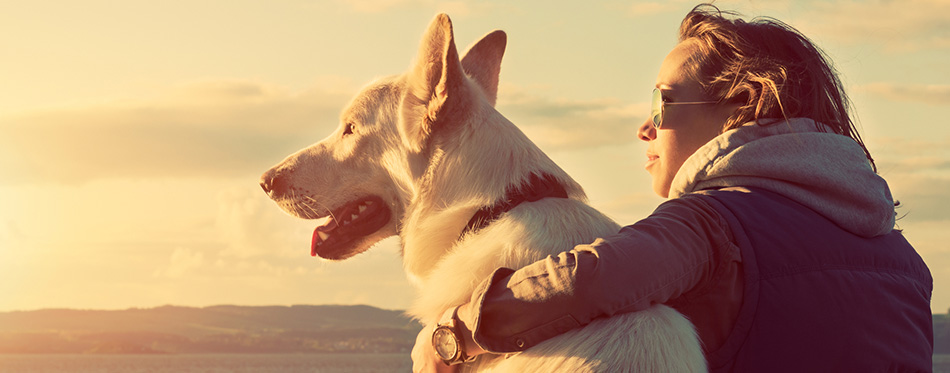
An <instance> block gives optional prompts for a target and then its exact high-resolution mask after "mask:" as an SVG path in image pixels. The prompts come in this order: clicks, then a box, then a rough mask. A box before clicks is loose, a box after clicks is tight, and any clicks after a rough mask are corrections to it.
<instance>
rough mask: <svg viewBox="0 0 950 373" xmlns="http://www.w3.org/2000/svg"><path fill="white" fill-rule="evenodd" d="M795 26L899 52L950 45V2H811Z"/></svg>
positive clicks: (942, 0)
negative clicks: (949, 15)
mask: <svg viewBox="0 0 950 373" xmlns="http://www.w3.org/2000/svg"><path fill="white" fill-rule="evenodd" d="M802 6H803V8H805V9H807V10H806V11H805V12H804V13H803V14H802V15H801V17H800V18H799V20H798V22H796V23H797V24H796V26H800V27H801V28H802V29H806V28H807V29H809V30H810V31H811V32H809V33H807V34H809V35H821V36H822V37H829V38H833V39H836V40H838V41H842V42H846V43H867V44H879V45H883V47H884V50H885V51H887V52H893V53H900V52H911V51H918V50H925V49H947V48H950V27H948V25H950V17H948V16H947V14H950V1H946V0H908V1H894V0H885V1H876V2H873V3H868V2H858V1H852V0H848V1H811V2H808V3H807V4H803V5H802Z"/></svg>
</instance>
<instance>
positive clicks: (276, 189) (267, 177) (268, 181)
mask: <svg viewBox="0 0 950 373" xmlns="http://www.w3.org/2000/svg"><path fill="white" fill-rule="evenodd" d="M287 186H288V184H287V173H286V172H281V170H276V169H270V170H267V172H265V173H264V174H263V175H261V188H262V189H264V192H265V193H267V194H269V195H271V196H272V197H277V196H280V195H283V194H284V193H285V192H286V191H287Z"/></svg>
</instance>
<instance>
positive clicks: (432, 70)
mask: <svg viewBox="0 0 950 373" xmlns="http://www.w3.org/2000/svg"><path fill="white" fill-rule="evenodd" d="M407 84H408V91H407V92H406V95H405V97H404V98H403V100H402V107H401V118H400V126H401V128H400V131H401V132H402V136H403V140H404V141H405V142H406V144H407V145H408V146H409V148H410V149H412V150H415V151H418V150H420V149H422V147H423V144H425V142H426V140H427V139H428V137H429V134H430V133H432V130H433V127H434V126H435V125H437V122H438V120H439V118H441V117H445V116H448V115H450V114H451V112H452V111H458V110H460V109H461V108H460V107H458V106H460V105H461V104H462V103H460V100H459V97H458V96H460V95H461V94H462V93H463V90H464V89H465V87H464V86H465V75H464V73H463V72H462V63H461V62H460V61H459V55H458V51H457V50H456V49H455V37H454V36H453V34H452V21H451V20H449V16H447V15H445V14H439V15H437V16H436V17H435V19H434V20H433V21H432V23H431V24H430V25H429V29H428V30H426V32H425V34H424V35H422V44H421V45H420V46H419V56H418V57H416V61H415V63H414V65H413V67H412V70H410V71H409V75H408V77H407ZM443 122H444V121H443Z"/></svg>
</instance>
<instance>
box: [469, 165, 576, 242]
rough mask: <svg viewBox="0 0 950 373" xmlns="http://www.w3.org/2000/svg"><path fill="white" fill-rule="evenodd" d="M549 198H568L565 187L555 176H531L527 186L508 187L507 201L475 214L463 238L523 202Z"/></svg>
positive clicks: (487, 207) (486, 207) (484, 208)
mask: <svg viewBox="0 0 950 373" xmlns="http://www.w3.org/2000/svg"><path fill="white" fill-rule="evenodd" d="M548 197H556V198H567V191H566V190H564V186H562V185H561V183H559V182H557V179H555V178H554V176H551V175H548V174H545V175H544V176H538V174H531V179H530V180H528V183H527V184H522V185H521V186H520V187H508V190H507V191H506V192H505V200H504V201H501V202H499V203H496V204H494V205H492V206H485V207H483V208H482V209H481V210H478V211H477V212H475V215H474V216H472V219H471V220H469V221H468V225H466V226H465V229H463V230H462V234H460V235H459V237H460V238H461V237H462V236H464V235H465V234H466V233H468V232H477V231H478V230H479V229H482V228H484V227H485V226H486V225H488V224H491V222H493V221H495V220H497V219H498V217H499V216H501V214H504V213H506V212H508V211H509V210H511V209H513V208H515V206H518V205H520V204H521V203H523V202H534V201H538V200H541V199H544V198H548Z"/></svg>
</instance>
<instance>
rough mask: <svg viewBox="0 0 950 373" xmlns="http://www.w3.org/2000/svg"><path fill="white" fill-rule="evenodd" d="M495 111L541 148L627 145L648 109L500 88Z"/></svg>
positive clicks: (607, 100)
mask: <svg viewBox="0 0 950 373" xmlns="http://www.w3.org/2000/svg"><path fill="white" fill-rule="evenodd" d="M501 92H502V93H501V94H500V96H499V98H498V105H497V106H498V110H499V111H500V112H501V113H502V114H504V115H505V116H506V117H507V118H508V119H510V120H511V121H512V122H513V123H515V125H517V126H518V127H519V128H521V130H522V131H524V132H525V134H527V135H528V137H529V138H530V139H531V140H532V141H534V142H535V143H537V144H538V146H540V147H541V148H542V149H544V150H565V149H584V148H592V147H598V146H605V145H618V144H627V143H630V142H632V141H635V140H636V139H637V137H636V131H637V128H638V127H639V125H640V124H641V123H642V122H643V121H644V120H645V118H646V116H647V112H648V111H649V109H648V106H649V104H648V103H645V102H644V103H626V102H623V101H621V100H620V99H617V98H609V97H608V98H601V99H592V100H567V99H558V98H549V97H545V96H540V95H532V94H528V93H526V92H525V90H522V89H519V88H517V87H513V86H507V87H503V89H502V90H501Z"/></svg>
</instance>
